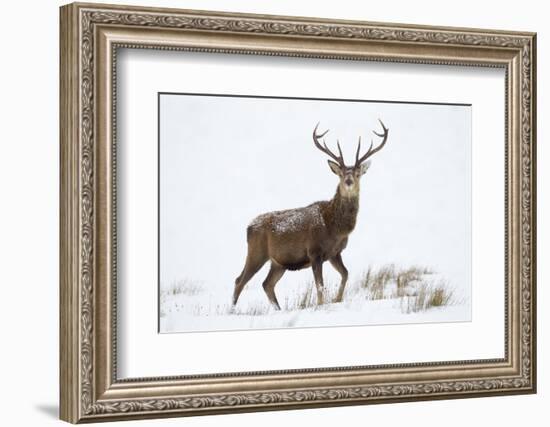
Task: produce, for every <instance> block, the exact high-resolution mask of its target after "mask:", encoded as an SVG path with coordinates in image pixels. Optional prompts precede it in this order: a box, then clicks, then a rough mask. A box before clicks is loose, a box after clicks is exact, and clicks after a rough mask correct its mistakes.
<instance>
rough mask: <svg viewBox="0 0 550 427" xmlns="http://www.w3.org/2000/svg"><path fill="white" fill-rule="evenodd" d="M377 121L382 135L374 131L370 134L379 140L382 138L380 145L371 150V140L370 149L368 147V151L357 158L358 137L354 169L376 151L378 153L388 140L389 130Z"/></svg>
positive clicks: (359, 145)
mask: <svg viewBox="0 0 550 427" xmlns="http://www.w3.org/2000/svg"><path fill="white" fill-rule="evenodd" d="M378 121H379V122H380V124H381V125H382V129H383V133H378V132H375V131H372V133H374V134H375V135H376V136H378V137H380V138H383V139H382V142H381V143H380V145H378V147H376V148H375V149H374V150H373V149H372V145H373V144H374V142H372V140H371V143H370V147H369V149H368V151H367V152H366V153H365V154H364V155H363V156H362V157H361V158H359V152H360V151H361V137H359V144H358V145H357V153H355V167H357V166H359V165H360V164H361V163H363V162H364V161H365V160H367V159H368V158H369V157H370V156H372V155H373V154H374V153H377V152H378V151H380V150H381V149H382V147H383V146H384V144H385V143H386V141H387V140H388V132H389V129H388V128H386V126H384V123H382V120H380V119H378Z"/></svg>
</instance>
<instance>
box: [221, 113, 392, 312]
mask: <svg viewBox="0 0 550 427" xmlns="http://www.w3.org/2000/svg"><path fill="white" fill-rule="evenodd" d="M378 121H379V122H380V124H381V126H382V132H381V133H378V132H376V131H373V133H374V134H375V135H376V136H378V137H379V138H382V141H381V143H379V144H378V145H377V146H376V147H375V148H373V144H374V142H373V141H372V140H371V144H370V147H369V149H368V150H367V151H366V153H365V154H363V155H362V156H361V155H360V152H361V137H359V142H358V144H357V151H356V154H355V164H354V165H353V166H346V164H345V163H344V156H343V154H342V149H341V147H340V141H339V140H337V147H338V155H336V154H335V153H333V152H332V151H331V150H330V149H329V148H328V146H327V144H326V142H325V139H324V137H325V135H326V134H327V133H328V132H329V130H328V129H327V130H326V131H325V132H323V133H318V127H319V123H317V125H316V126H315V129H314V130H313V142H314V145H315V147H316V148H318V149H319V150H320V151H321V152H322V153H324V154H326V155H327V156H328V157H329V158H330V159H328V165H329V167H330V170H331V171H332V172H333V173H334V174H336V175H337V176H338V178H339V183H338V186H337V188H336V193H335V194H334V197H333V198H332V199H331V200H328V201H318V202H314V203H312V204H310V205H308V206H305V207H301V208H297V209H288V210H281V211H273V212H268V213H264V214H262V215H259V216H257V217H256V218H254V219H253V220H252V222H250V224H249V225H248V227H247V230H246V237H247V244H248V252H247V256H246V261H245V265H244V268H243V270H242V272H241V274H240V275H239V276H238V277H237V279H236V280H235V289H234V293H233V305H232V307H233V308H234V307H235V305H236V304H237V300H238V299H239V296H240V295H241V292H242V291H243V289H244V287H245V285H246V284H247V283H248V282H249V281H250V279H251V278H252V277H253V276H254V275H255V274H256V273H257V272H258V271H259V270H260V268H262V267H263V266H264V265H265V263H266V262H268V261H270V263H271V265H270V269H269V273H268V274H267V277H266V278H265V280H264V282H263V285H262V286H263V289H264V291H265V293H266V294H267V297H268V299H269V301H270V303H271V304H272V305H273V307H274V308H275V309H276V310H280V309H281V307H280V305H279V302H278V301H277V296H276V294H275V286H276V285H277V282H278V281H279V280H280V279H281V278H282V277H283V275H284V273H285V272H286V271H287V270H289V271H296V270H301V269H305V268H309V267H311V269H312V270H313V278H314V282H315V287H316V290H317V305H322V304H324V298H323V292H324V282H323V263H324V262H326V261H329V262H330V264H331V265H332V267H333V268H334V269H335V270H336V271H337V272H338V273H339V274H340V277H341V281H340V285H339V288H338V293H337V295H336V298H335V300H334V302H342V299H343V296H344V290H345V287H346V283H347V281H348V270H347V268H346V266H345V265H344V262H343V260H342V251H343V250H344V249H345V248H346V246H347V243H348V237H349V235H350V234H351V232H352V231H353V230H354V228H355V225H356V220H357V213H358V211H359V181H360V178H361V177H362V176H363V175H364V174H365V173H366V172H367V170H368V169H369V167H370V164H371V161H370V160H367V159H369V158H370V157H371V156H373V155H374V154H375V153H377V152H379V151H380V150H381V149H382V148H383V147H384V145H385V144H386V141H387V139H388V133H389V129H388V128H386V126H385V125H384V123H383V122H382V121H381V120H380V119H378ZM321 140H322V141H321Z"/></svg>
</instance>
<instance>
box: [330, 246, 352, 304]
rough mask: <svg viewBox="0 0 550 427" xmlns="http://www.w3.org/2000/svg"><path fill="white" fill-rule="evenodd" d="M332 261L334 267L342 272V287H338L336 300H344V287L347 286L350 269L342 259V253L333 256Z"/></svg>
mask: <svg viewBox="0 0 550 427" xmlns="http://www.w3.org/2000/svg"><path fill="white" fill-rule="evenodd" d="M329 261H330V263H331V264H332V266H333V267H334V269H335V270H336V271H337V272H338V273H340V276H341V277H342V279H341V282H340V287H339V288H338V294H337V295H336V299H335V300H334V301H335V302H342V298H343V297H344V289H345V288H346V283H347V281H348V269H347V268H346V266H345V265H344V262H343V261H342V254H338V255H336V256H335V257H334V258H331V259H330V260H329Z"/></svg>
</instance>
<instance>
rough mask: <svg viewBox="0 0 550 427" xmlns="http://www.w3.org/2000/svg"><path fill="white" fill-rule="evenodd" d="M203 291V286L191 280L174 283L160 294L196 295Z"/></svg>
mask: <svg viewBox="0 0 550 427" xmlns="http://www.w3.org/2000/svg"><path fill="white" fill-rule="evenodd" d="M202 291H203V285H202V283H200V282H197V281H195V280H191V279H182V280H177V281H174V282H172V283H171V284H170V286H169V287H168V288H167V289H163V290H162V291H161V293H163V294H165V295H179V294H181V295H189V296H191V295H197V294H199V293H201V292H202Z"/></svg>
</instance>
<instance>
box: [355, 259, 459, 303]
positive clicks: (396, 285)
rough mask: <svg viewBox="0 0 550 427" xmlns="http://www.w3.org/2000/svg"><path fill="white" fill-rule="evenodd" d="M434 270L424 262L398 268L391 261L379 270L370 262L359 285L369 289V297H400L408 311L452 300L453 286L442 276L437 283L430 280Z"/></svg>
mask: <svg viewBox="0 0 550 427" xmlns="http://www.w3.org/2000/svg"><path fill="white" fill-rule="evenodd" d="M433 274H434V272H433V271H432V270H431V269H429V268H427V267H422V266H412V267H408V268H401V269H399V268H397V267H396V266H395V264H388V265H384V266H382V267H380V268H379V269H378V270H374V269H373V268H372V267H370V266H369V268H368V269H367V271H366V272H365V273H364V274H363V276H362V277H361V279H360V280H359V288H360V289H364V290H366V291H367V295H366V298H367V299H369V300H381V299H390V298H392V299H393V298H400V299H401V305H402V307H403V305H404V306H405V307H404V311H406V312H407V313H412V312H418V311H425V310H428V309H429V308H432V307H443V306H446V305H451V304H453V303H454V302H455V301H454V295H453V290H452V289H450V288H449V286H448V285H447V283H446V282H444V281H443V280H440V281H439V282H438V283H437V285H433V284H431V280H430V277H427V276H430V275H433ZM356 293H357V292H356ZM403 303H405V304H403Z"/></svg>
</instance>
